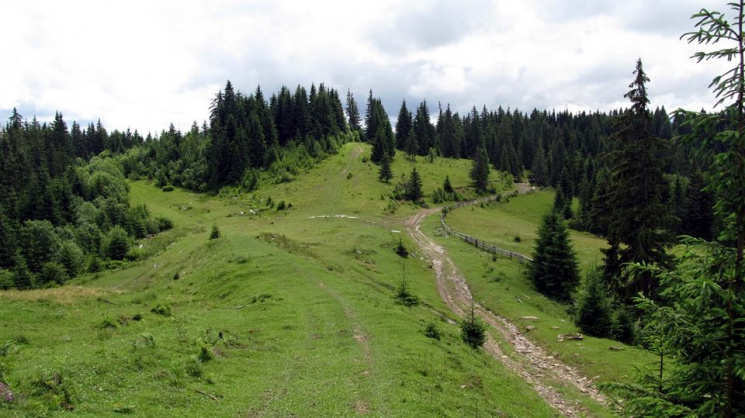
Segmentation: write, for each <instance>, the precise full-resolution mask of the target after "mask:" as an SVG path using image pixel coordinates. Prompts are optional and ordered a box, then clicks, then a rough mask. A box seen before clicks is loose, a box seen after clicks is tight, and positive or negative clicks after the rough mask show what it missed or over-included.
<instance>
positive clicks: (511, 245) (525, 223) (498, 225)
mask: <svg viewBox="0 0 745 418" xmlns="http://www.w3.org/2000/svg"><path fill="white" fill-rule="evenodd" d="M552 203H553V193H552V192H537V193H533V194H529V195H521V196H517V197H514V198H511V199H510V200H509V201H508V202H507V203H494V204H490V205H485V206H484V207H479V206H473V207H463V208H459V209H455V210H453V211H452V212H450V213H448V215H447V218H446V222H447V224H448V225H449V226H451V227H452V228H455V229H456V230H459V231H462V232H464V233H467V234H471V235H473V236H475V237H478V238H479V239H483V240H484V241H485V242H488V243H490V244H495V245H497V246H499V247H502V248H506V249H509V250H512V251H517V252H520V253H523V254H525V255H530V254H531V252H532V250H533V248H534V247H535V238H536V237H537V234H536V232H537V230H538V226H539V225H540V222H541V217H542V216H543V214H544V213H545V212H546V211H547V210H548V209H549V208H550V207H551V205H552ZM422 228H423V229H424V230H425V231H426V233H427V234H428V235H430V236H434V237H435V239H436V241H437V242H438V243H439V244H440V245H442V246H444V247H445V248H447V250H448V253H449V255H450V257H451V258H452V259H453V260H454V261H455V263H456V265H457V266H458V269H459V270H460V273H461V274H463V276H464V277H465V278H466V280H467V282H468V285H469V287H470V288H471V291H472V292H473V294H474V298H475V299H476V300H478V301H479V302H480V303H481V304H482V305H484V306H485V307H487V308H489V309H490V310H492V311H493V312H496V313H497V314H499V315H501V316H504V317H506V318H508V319H510V320H512V321H513V322H515V323H516V324H518V325H519V326H520V327H521V328H522V329H523V330H524V331H525V332H526V333H527V335H528V336H529V337H530V338H531V339H532V340H533V341H536V342H538V343H539V345H540V346H542V347H544V348H545V349H546V350H547V351H548V352H550V353H552V354H553V355H555V356H556V357H557V358H560V359H562V360H564V361H565V362H566V363H568V364H571V365H574V366H577V367H578V368H579V369H580V370H582V371H583V372H584V374H585V375H586V376H588V377H592V378H596V379H597V380H601V381H602V380H616V381H630V380H631V378H632V377H633V376H634V373H635V368H637V367H638V368H643V367H646V366H647V365H650V364H654V363H655V360H656V359H655V358H654V356H652V355H651V354H650V353H648V352H645V351H643V350H639V349H637V348H635V347H629V346H624V345H623V344H621V343H618V342H617V341H613V340H608V339H598V338H593V337H587V336H586V337H585V339H584V340H583V341H559V339H558V338H557V336H558V335H559V334H575V333H578V332H579V330H578V329H577V328H576V327H575V326H574V324H573V321H572V318H571V316H570V315H569V313H568V312H567V308H568V307H567V306H566V305H562V304H558V303H556V302H554V301H552V300H550V299H548V298H546V297H544V296H543V295H541V294H540V293H538V292H536V291H535V289H534V288H533V285H532V284H531V283H530V280H528V279H527V278H526V277H525V273H524V271H523V266H522V265H520V264H519V263H517V262H516V261H513V260H508V259H505V258H494V257H493V256H492V255H491V254H489V253H486V252H483V251H481V250H478V249H476V248H475V247H473V246H471V245H469V244H466V243H465V242H463V241H462V240H460V239H459V238H455V237H446V236H443V235H442V234H441V230H440V219H439V217H438V216H431V217H429V218H428V219H427V220H426V221H425V223H424V225H423V227H422ZM425 228H426V229H425ZM515 237H520V240H519V242H517V241H516V240H515ZM571 239H572V244H573V246H574V249H575V251H576V252H577V256H578V261H579V262H580V265H581V267H582V269H583V270H587V269H588V268H590V267H591V266H592V265H596V264H599V263H600V262H601V261H602V254H601V253H600V248H603V247H604V246H605V245H606V242H605V240H603V239H600V238H598V237H595V236H592V235H590V234H586V233H580V232H577V231H571ZM525 316H535V317H538V318H539V320H538V321H533V320H525V319H522V318H523V317H525ZM529 326H530V327H533V328H532V329H530V330H529V329H528V327H529ZM610 347H614V348H615V349H620V351H616V350H611V349H610Z"/></svg>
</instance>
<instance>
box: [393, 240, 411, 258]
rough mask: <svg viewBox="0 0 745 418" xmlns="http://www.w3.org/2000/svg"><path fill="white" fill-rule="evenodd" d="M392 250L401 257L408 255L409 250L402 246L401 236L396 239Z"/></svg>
mask: <svg viewBox="0 0 745 418" xmlns="http://www.w3.org/2000/svg"><path fill="white" fill-rule="evenodd" d="M393 251H394V252H395V253H396V254H398V255H399V256H400V257H403V258H407V257H408V256H409V250H407V249H406V247H405V246H404V241H403V239H401V238H399V239H398V244H396V247H394V248H393Z"/></svg>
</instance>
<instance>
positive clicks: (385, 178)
mask: <svg viewBox="0 0 745 418" xmlns="http://www.w3.org/2000/svg"><path fill="white" fill-rule="evenodd" d="M392 178H393V171H392V170H391V157H389V156H388V155H384V156H383V160H382V161H381V162H380V170H379V171H378V180H380V181H382V182H385V183H388V182H389V181H390V180H391V179H392Z"/></svg>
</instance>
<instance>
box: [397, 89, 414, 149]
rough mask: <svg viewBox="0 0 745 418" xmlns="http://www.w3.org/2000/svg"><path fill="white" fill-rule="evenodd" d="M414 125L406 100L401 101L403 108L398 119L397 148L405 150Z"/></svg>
mask: <svg viewBox="0 0 745 418" xmlns="http://www.w3.org/2000/svg"><path fill="white" fill-rule="evenodd" d="M411 127H412V116H411V112H409V109H408V108H407V107H406V100H404V101H403V102H402V103H401V109H400V110H399V112H398V119H397V120H396V149H399V150H402V151H403V150H405V147H406V141H407V140H408V139H409V135H410V134H411Z"/></svg>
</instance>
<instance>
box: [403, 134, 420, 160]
mask: <svg viewBox="0 0 745 418" xmlns="http://www.w3.org/2000/svg"><path fill="white" fill-rule="evenodd" d="M404 151H405V152H406V158H408V159H409V160H411V161H414V159H416V155H417V153H418V152H419V141H418V140H417V136H416V131H415V130H414V129H413V128H412V129H411V131H410V132H409V136H408V137H407V138H406V142H405V143H404Z"/></svg>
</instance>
